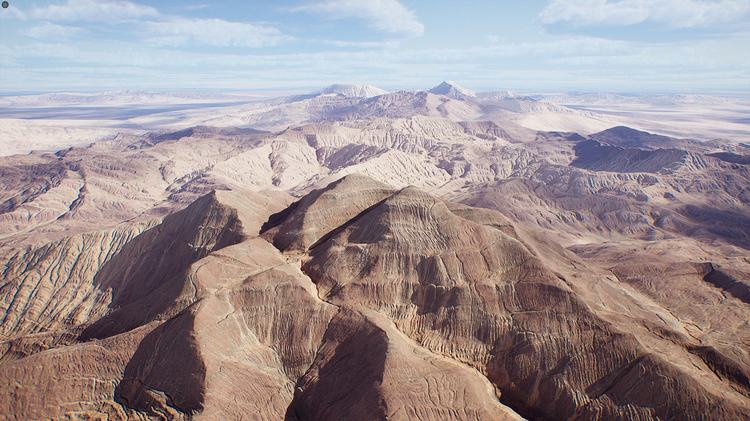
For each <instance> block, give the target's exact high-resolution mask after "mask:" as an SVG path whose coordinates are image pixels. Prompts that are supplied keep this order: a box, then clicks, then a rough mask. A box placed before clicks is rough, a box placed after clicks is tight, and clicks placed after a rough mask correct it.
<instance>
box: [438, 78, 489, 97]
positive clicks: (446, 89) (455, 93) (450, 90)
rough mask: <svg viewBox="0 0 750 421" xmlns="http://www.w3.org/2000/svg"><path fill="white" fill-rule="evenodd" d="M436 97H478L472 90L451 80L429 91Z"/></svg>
mask: <svg viewBox="0 0 750 421" xmlns="http://www.w3.org/2000/svg"><path fill="white" fill-rule="evenodd" d="M429 92H430V93H433V94H436V95H445V96H449V97H453V98H463V97H475V96H477V95H476V93H474V91H472V90H471V89H466V88H464V87H462V86H461V85H459V84H457V83H456V82H453V81H451V80H446V81H443V82H442V83H441V84H440V85H437V86H435V87H434V88H432V89H430V90H429Z"/></svg>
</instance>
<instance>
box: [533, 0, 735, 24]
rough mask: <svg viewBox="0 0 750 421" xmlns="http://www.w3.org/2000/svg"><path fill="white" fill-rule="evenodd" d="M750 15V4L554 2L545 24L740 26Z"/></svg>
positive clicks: (710, 0)
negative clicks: (741, 21) (740, 22)
mask: <svg viewBox="0 0 750 421" xmlns="http://www.w3.org/2000/svg"><path fill="white" fill-rule="evenodd" d="M748 15H750V0H552V2H551V3H550V4H549V5H547V7H545V8H544V10H542V12H541V13H540V15H539V17H540V18H541V20H542V22H543V23H546V24H552V23H568V24H572V25H576V26H587V25H618V26H622V25H634V24H638V23H644V22H653V23H659V24H666V25H668V26H670V27H672V28H690V27H701V26H709V25H715V24H720V23H727V22H736V21H739V20H741V19H742V18H743V17H747V16H748Z"/></svg>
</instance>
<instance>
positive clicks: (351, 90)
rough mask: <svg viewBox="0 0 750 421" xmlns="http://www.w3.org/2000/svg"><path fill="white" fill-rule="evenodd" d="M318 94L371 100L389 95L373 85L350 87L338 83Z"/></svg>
mask: <svg viewBox="0 0 750 421" xmlns="http://www.w3.org/2000/svg"><path fill="white" fill-rule="evenodd" d="M317 93H318V94H323V95H325V94H338V95H343V96H345V97H350V98H371V97H374V96H378V95H383V94H386V93H388V92H387V91H384V90H382V89H380V88H378V87H376V86H372V85H348V84H342V83H337V84H333V85H330V86H327V87H325V88H323V89H322V90H320V91H318V92H317Z"/></svg>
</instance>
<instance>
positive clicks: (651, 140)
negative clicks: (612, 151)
mask: <svg viewBox="0 0 750 421" xmlns="http://www.w3.org/2000/svg"><path fill="white" fill-rule="evenodd" d="M589 137H591V138H592V139H595V140H598V141H600V142H601V143H606V144H608V145H612V146H620V147H623V148H644V149H651V148H658V147H664V146H669V145H671V144H672V142H674V141H675V140H676V139H674V138H672V137H669V136H662V135H658V134H653V133H649V132H644V131H642V130H636V129H633V128H631V127H627V126H616V127H612V128H610V129H607V130H604V131H601V132H599V133H594V134H592V135H591V136H589Z"/></svg>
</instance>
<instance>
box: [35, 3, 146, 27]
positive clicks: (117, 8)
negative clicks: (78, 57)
mask: <svg viewBox="0 0 750 421" xmlns="http://www.w3.org/2000/svg"><path fill="white" fill-rule="evenodd" d="M30 14H31V16H32V17H34V18H37V19H46V20H51V21H98V22H103V23H106V22H118V21H119V22H121V21H128V20H133V19H139V18H146V17H155V16H159V11H158V10H156V9H154V8H153V7H150V6H145V5H142V4H138V3H133V2H129V1H124V0H67V1H66V2H65V3H59V4H50V5H48V6H45V7H39V8H35V9H32V10H31V13H30Z"/></svg>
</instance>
